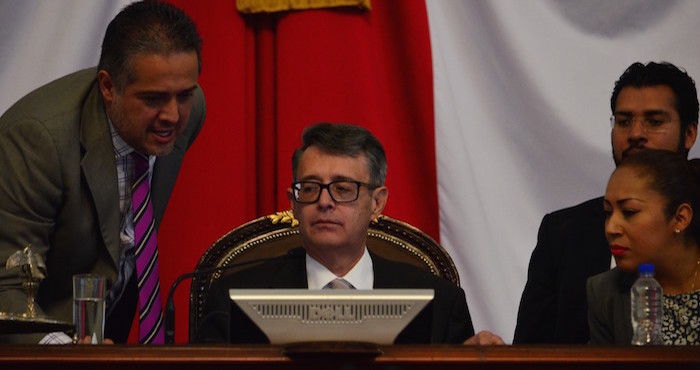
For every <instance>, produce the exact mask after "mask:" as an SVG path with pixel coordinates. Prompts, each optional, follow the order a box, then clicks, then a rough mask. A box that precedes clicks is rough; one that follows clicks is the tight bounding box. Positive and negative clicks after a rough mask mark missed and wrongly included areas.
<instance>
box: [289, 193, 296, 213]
mask: <svg viewBox="0 0 700 370" xmlns="http://www.w3.org/2000/svg"><path fill="white" fill-rule="evenodd" d="M287 199H289V209H291V210H292V212H293V211H294V204H295V202H294V191H293V190H292V188H287Z"/></svg>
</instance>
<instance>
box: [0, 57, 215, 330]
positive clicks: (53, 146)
mask: <svg viewBox="0 0 700 370" xmlns="http://www.w3.org/2000/svg"><path fill="white" fill-rule="evenodd" d="M204 116H205V104H204V95H203V94H202V91H201V89H199V88H198V89H197V91H196V92H195V102H194V105H193V108H192V111H191V115H190V119H189V122H188V123H187V127H186V129H185V132H184V133H183V135H182V136H181V137H180V138H179V139H178V140H177V142H176V144H175V149H174V150H173V152H172V153H170V154H168V155H167V156H164V157H159V158H158V159H157V160H156V162H155V167H154V170H153V178H152V182H151V184H152V201H153V211H154V217H155V218H156V222H157V224H158V225H159V224H160V220H161V219H162V215H163V212H164V211H165V206H166V204H167V202H168V198H169V197H170V193H171V191H172V189H173V186H174V185H175V180H176V178H177V174H178V171H179V169H180V164H181V163H182V159H183V156H184V155H185V151H186V150H187V149H188V148H189V147H190V145H191V144H192V143H193V141H194V140H195V138H196V136H197V134H198V133H199V130H200V128H201V127H202V124H203V122H204ZM0 173H1V174H2V175H0V264H2V265H4V263H5V261H6V260H7V258H8V257H9V256H10V255H11V254H12V253H13V252H15V251H17V250H21V249H22V248H23V247H24V246H25V245H27V244H28V243H31V244H32V247H34V248H35V250H36V251H38V252H39V253H40V254H41V256H42V257H43V258H44V260H45V261H46V267H47V270H48V276H47V278H46V279H45V280H44V281H43V282H42V283H41V286H40V289H39V293H38V298H37V303H38V311H39V313H40V314H45V315H48V316H50V317H51V318H54V319H58V320H62V321H68V322H72V321H73V319H72V282H71V279H72V276H73V275H74V274H77V273H95V274H100V275H104V276H106V277H107V279H108V281H110V282H114V280H115V278H116V276H117V273H118V272H117V269H118V265H119V258H120V247H119V232H120V214H119V193H118V188H117V172H116V164H115V159H114V149H113V144H112V138H111V134H110V129H109V124H108V122H107V118H106V114H105V108H104V103H103V101H102V94H101V93H100V90H99V87H98V84H97V72H96V70H95V69H94V68H91V69H86V70H82V71H79V72H76V73H73V74H70V75H68V76H65V77H63V78H60V79H58V80H56V81H53V82H51V83H49V84H47V85H45V86H43V87H40V88H39V89H37V90H35V91H33V92H31V93H29V94H28V95H27V96H25V97H23V98H22V99H20V100H19V101H18V102H17V103H15V104H14V105H13V106H12V107H11V108H10V109H9V110H8V111H7V112H5V113H4V114H3V115H2V117H0ZM18 275H19V274H18V273H17V271H16V270H15V271H5V269H4V268H3V269H0V311H9V312H24V309H25V307H26V296H25V293H24V291H23V289H21V287H20V284H21V279H20V277H19V276H18ZM0 340H2V339H1V338H0Z"/></svg>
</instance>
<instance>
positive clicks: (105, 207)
mask: <svg viewBox="0 0 700 370" xmlns="http://www.w3.org/2000/svg"><path fill="white" fill-rule="evenodd" d="M99 95H100V92H99V89H98V87H97V83H95V84H94V85H93V87H92V89H91V90H90V93H89V94H88V96H87V99H86V100H85V104H84V105H83V111H82V116H81V120H80V144H81V148H82V151H83V152H82V160H81V163H80V166H81V168H82V172H83V174H84V176H85V182H86V183H87V187H88V191H89V193H90V195H91V196H92V199H93V201H94V202H95V211H96V212H97V220H96V223H97V224H98V225H99V227H100V233H101V235H102V239H103V240H104V243H105V245H106V247H107V250H108V251H109V254H110V256H111V257H112V261H113V262H114V264H115V266H118V265H119V228H120V227H119V224H120V220H119V202H118V201H115V200H118V199H119V189H118V188H117V169H116V163H115V160H114V148H113V144H112V137H111V134H110V131H109V124H108V123H107V117H106V113H105V108H104V104H103V103H102V99H101V98H100V96H99Z"/></svg>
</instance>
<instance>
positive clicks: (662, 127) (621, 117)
mask: <svg viewBox="0 0 700 370" xmlns="http://www.w3.org/2000/svg"><path fill="white" fill-rule="evenodd" d="M640 119H641V123H642V129H644V132H647V133H658V132H664V131H666V130H667V129H668V124H669V123H671V122H672V121H673V120H672V119H671V118H670V117H668V116H667V115H665V114H652V115H648V116H644V117H641V118H640ZM636 121H637V117H634V116H632V115H629V114H614V115H613V116H612V117H610V125H612V128H613V130H617V131H620V132H628V131H630V130H632V127H634V123H635V122H636Z"/></svg>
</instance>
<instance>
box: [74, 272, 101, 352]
mask: <svg viewBox="0 0 700 370" xmlns="http://www.w3.org/2000/svg"><path fill="white" fill-rule="evenodd" d="M73 323H74V324H75V329H76V336H77V339H78V340H83V339H85V338H86V337H87V338H89V341H90V343H92V344H102V343H103V342H104V329H105V278H104V277H103V276H99V275H90V274H82V275H74V276H73Z"/></svg>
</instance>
